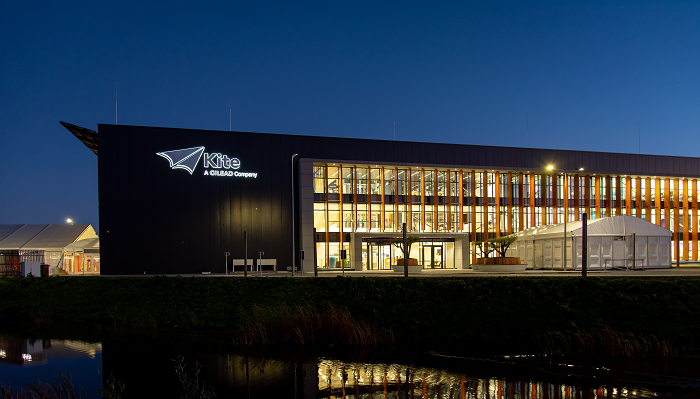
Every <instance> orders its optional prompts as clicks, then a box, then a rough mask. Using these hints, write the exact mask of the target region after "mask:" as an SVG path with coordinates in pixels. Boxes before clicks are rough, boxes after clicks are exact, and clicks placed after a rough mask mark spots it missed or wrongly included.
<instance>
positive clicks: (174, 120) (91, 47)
mask: <svg viewBox="0 0 700 399" xmlns="http://www.w3.org/2000/svg"><path fill="white" fill-rule="evenodd" d="M41 3H43V4H40V3H36V2H22V1H4V2H2V3H0V61H1V62H0V122H1V123H0V148H2V156H1V157H0V187H1V188H0V190H1V191H2V195H0V223H61V222H63V221H64V220H65V219H66V218H68V217H71V218H73V219H74V220H75V221H76V222H78V223H92V224H94V225H95V226H96V227H97V225H98V217H97V209H98V204H97V157H96V156H95V155H94V154H92V153H91V152H90V151H89V150H88V149H87V148H86V147H84V146H83V145H82V144H81V143H80V142H79V141H78V140H77V139H75V138H74V137H73V136H72V135H71V134H70V133H69V132H68V131H66V130H65V129H64V128H63V127H62V126H60V125H59V123H58V122H59V120H63V121H66V122H69V123H73V124H77V125H81V126H85V127H88V128H91V129H96V128H97V124H98V123H114V122H115V86H118V92H119V124H129V125H148V126H171V127H185V128H202V129H220V130H228V128H229V104H230V105H231V108H232V126H233V130H243V131H254V132H275V133H293V134H307V135H327V136H343V137H362V138H376V139H388V140H391V139H393V121H394V115H395V118H396V139H397V140H410V141H436V142H449V143H465V144H491V145H507V146H528V147H540V148H561V149H582V150H593V151H615V152H631V153H636V152H638V151H639V148H638V131H639V128H640V127H641V151H642V153H650V154H663V155H684V156H696V153H697V149H698V146H697V145H696V138H697V137H698V133H699V132H700V129H699V127H700V112H698V111H699V110H700V109H699V106H700V23H698V21H700V4H699V3H697V2H676V3H673V2H657V1H654V2H652V1H649V2H644V1H641V2H640V1H629V2H611V1H605V2H597V3H596V2H580V4H574V2H560V1H557V2H484V1H480V2H464V1H463V2H455V3H450V4H447V3H441V2H438V3H436V4H428V3H425V2H420V3H408V2H395V3H389V2H366V3H361V2H344V3H340V2H317V3H303V4H297V3H296V2H284V3H274V2H270V3H265V2H261V1H252V2H251V1H247V2H239V3H231V4H226V5H222V4H216V5H207V4H203V3H202V2H198V3H195V2H178V1H170V2H161V3H156V2H148V1H139V2H131V1H118V2H100V1H90V2H83V3H82V4H80V3H77V2H70V4H65V3H66V2H49V1H44V2H41ZM561 3H564V4H561ZM526 119H528V120H529V137H526V134H525V133H526ZM135 145H136V144H135Z"/></svg>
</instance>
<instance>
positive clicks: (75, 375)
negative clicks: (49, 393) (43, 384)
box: [0, 334, 102, 398]
mask: <svg viewBox="0 0 700 399" xmlns="http://www.w3.org/2000/svg"><path fill="white" fill-rule="evenodd" d="M58 370H60V371H61V372H62V373H64V374H67V373H69V374H70V375H71V378H72V380H73V382H74V383H75V385H76V386H78V387H80V388H82V390H83V392H84V393H85V395H86V397H87V398H99V397H100V396H99V395H98V394H97V390H99V389H100V388H102V344H101V343H92V342H83V341H75V340H63V339H41V338H39V339H30V338H23V337H16V336H5V335H1V334H0V385H2V386H4V387H5V388H12V390H13V391H18V390H19V389H26V386H27V384H30V383H35V382H37V381H39V380H40V381H47V380H53V379H54V377H55V376H57V371H58Z"/></svg>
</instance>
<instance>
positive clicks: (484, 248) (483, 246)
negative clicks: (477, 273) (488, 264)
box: [474, 241, 494, 258]
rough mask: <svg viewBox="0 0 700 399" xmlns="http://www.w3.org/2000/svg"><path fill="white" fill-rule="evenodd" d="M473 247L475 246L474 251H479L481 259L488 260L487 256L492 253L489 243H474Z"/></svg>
mask: <svg viewBox="0 0 700 399" xmlns="http://www.w3.org/2000/svg"><path fill="white" fill-rule="evenodd" d="M474 245H475V246H476V249H477V250H478V251H479V253H480V254H481V257H482V258H488V257H489V254H490V253H491V252H493V249H494V248H493V245H491V243H490V242H484V241H475V242H474Z"/></svg>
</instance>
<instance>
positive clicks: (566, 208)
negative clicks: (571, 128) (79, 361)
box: [547, 165, 583, 271]
mask: <svg viewBox="0 0 700 399" xmlns="http://www.w3.org/2000/svg"><path fill="white" fill-rule="evenodd" d="M547 170H549V171H550V172H551V171H555V170H554V165H547ZM556 171H557V172H562V173H564V250H563V251H564V267H563V268H564V270H565V271H566V222H567V221H568V220H569V177H568V174H569V173H570V172H574V173H575V172H581V171H583V168H578V169H577V170H565V169H557V170H556ZM572 250H573V247H572Z"/></svg>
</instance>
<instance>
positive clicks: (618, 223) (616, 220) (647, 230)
mask: <svg viewBox="0 0 700 399" xmlns="http://www.w3.org/2000/svg"><path fill="white" fill-rule="evenodd" d="M581 227H582V222H581V221H578V222H569V223H566V235H567V236H568V237H580V236H581ZM633 233H634V234H636V235H638V236H653V237H658V236H669V237H670V236H671V235H673V233H672V232H671V230H668V229H665V228H663V227H661V226H658V225H655V224H653V223H649V222H647V221H646V220H644V219H641V218H638V217H634V216H624V215H620V216H612V217H607V218H600V219H593V220H589V221H588V235H589V236H605V235H607V236H623V235H630V234H633ZM563 234H564V223H558V224H552V225H548V226H538V227H533V228H529V229H527V230H523V231H521V232H519V233H516V236H518V237H519V238H523V239H525V238H530V239H533V238H535V237H536V238H553V237H562V236H563Z"/></svg>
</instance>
